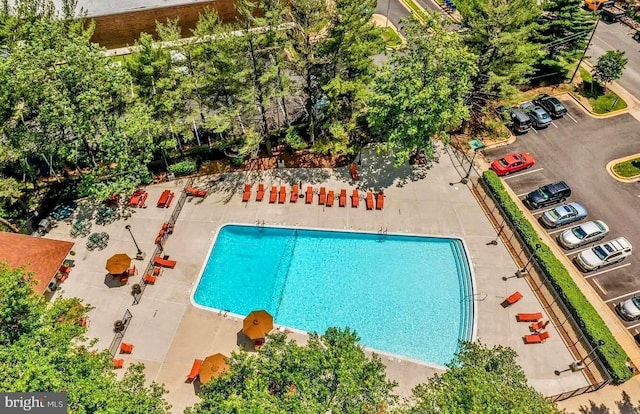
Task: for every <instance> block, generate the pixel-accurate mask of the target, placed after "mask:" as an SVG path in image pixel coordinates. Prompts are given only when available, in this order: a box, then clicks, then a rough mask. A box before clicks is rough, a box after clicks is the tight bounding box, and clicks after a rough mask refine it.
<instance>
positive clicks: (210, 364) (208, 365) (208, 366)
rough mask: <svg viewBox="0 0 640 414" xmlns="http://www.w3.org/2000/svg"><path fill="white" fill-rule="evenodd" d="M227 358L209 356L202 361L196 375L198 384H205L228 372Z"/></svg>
mask: <svg viewBox="0 0 640 414" xmlns="http://www.w3.org/2000/svg"><path fill="white" fill-rule="evenodd" d="M228 361H229V358H228V357H226V356H224V355H222V354H213V355H209V356H208V357H206V358H205V359H204V361H202V365H200V370H198V375H199V376H200V382H201V383H202V384H206V383H207V382H209V381H211V378H218V377H219V376H220V375H222V373H223V372H225V371H228V370H229V362H228Z"/></svg>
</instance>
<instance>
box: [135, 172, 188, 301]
mask: <svg viewBox="0 0 640 414" xmlns="http://www.w3.org/2000/svg"><path fill="white" fill-rule="evenodd" d="M192 185H193V178H189V179H188V180H187V182H186V184H185V186H184V188H183V190H182V192H181V194H180V197H179V198H178V201H177V203H176V206H175V207H174V209H173V213H172V214H171V217H169V221H168V222H167V224H168V226H169V227H171V228H172V227H173V226H174V225H175V223H176V221H177V220H178V217H179V216H180V212H182V207H184V203H185V202H186V200H187V192H186V191H185V189H186V188H187V187H191V186H192ZM168 236H169V232H166V233H165V234H164V235H163V236H161V240H160V242H159V243H157V244H156V248H155V250H154V251H153V254H151V256H150V257H149V262H148V263H147V266H146V267H145V269H144V272H142V276H141V277H140V282H138V283H136V284H135V285H133V291H132V293H133V305H137V304H138V303H140V299H141V298H142V295H143V294H144V291H145V289H146V288H147V285H148V283H146V281H145V276H146V275H152V274H153V268H154V264H153V259H154V257H156V256H160V255H161V253H162V252H163V251H164V242H165V240H166V238H167V237H168Z"/></svg>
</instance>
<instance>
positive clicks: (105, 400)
mask: <svg viewBox="0 0 640 414" xmlns="http://www.w3.org/2000/svg"><path fill="white" fill-rule="evenodd" d="M31 284H32V283H31V282H30V278H29V275H28V274H26V273H25V272H24V270H23V269H10V268H9V267H8V266H7V264H6V263H1V262H0V345H1V346H0V389H2V390H3V391H8V392H10V391H14V392H49V391H51V392H60V391H66V392H67V401H68V406H69V408H70V412H74V413H93V412H104V413H132V414H133V413H141V412H144V413H169V412H170V408H171V407H170V405H168V404H167V403H166V402H165V401H164V399H163V395H164V394H165V393H166V390H165V389H164V387H163V386H161V385H158V384H156V383H152V384H151V385H150V386H146V385H145V378H144V373H143V366H142V365H141V364H137V365H132V366H131V367H130V368H128V370H127V372H126V373H125V375H124V377H123V379H121V380H118V379H116V376H115V374H114V373H113V370H112V363H111V355H109V353H108V352H107V351H102V352H98V353H96V352H93V351H91V350H90V347H91V345H92V343H91V342H88V341H87V339H86V338H85V337H84V333H85V329H86V328H85V327H83V326H82V324H81V323H79V321H80V319H81V318H82V317H83V316H84V315H85V314H86V312H87V311H88V310H89V307H87V306H83V305H82V303H81V302H80V301H79V300H78V299H69V298H59V299H56V300H55V302H53V303H47V302H46V301H45V300H44V297H43V296H41V295H35V293H33V290H32V288H31Z"/></svg>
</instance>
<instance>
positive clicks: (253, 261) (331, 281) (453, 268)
mask: <svg viewBox="0 0 640 414" xmlns="http://www.w3.org/2000/svg"><path fill="white" fill-rule="evenodd" d="M193 301H194V303H195V304H197V305H200V306H203V307H205V308H211V309H215V310H224V311H228V312H232V313H235V314H238V315H242V316H244V315H247V314H249V313H250V312H251V311H252V310H255V309H265V310H267V311H268V312H270V313H271V314H272V315H273V316H274V321H275V323H276V324H279V325H283V326H288V327H291V328H294V329H300V330H303V331H307V332H318V333H321V334H322V333H324V332H325V330H326V329H327V328H328V327H331V326H338V327H346V326H348V327H350V328H352V329H354V330H356V331H357V333H358V335H359V336H360V338H361V344H362V345H364V346H367V347H370V348H374V349H375V350H378V351H381V352H385V353H391V354H397V355H400V356H405V357H408V358H411V359H415V360H419V361H423V362H427V363H432V364H437V365H444V364H446V363H447V362H449V361H450V360H451V359H452V358H453V356H454V354H455V352H456V350H457V349H458V340H459V339H464V340H471V339H472V334H473V325H474V323H473V320H474V318H473V311H474V310H473V288H472V278H471V271H470V267H469V262H468V260H467V256H466V253H465V247H464V244H463V242H462V240H460V239H450V238H439V237H419V236H406V235H386V234H371V233H356V232H344V231H325V230H311V229H293V228H281V227H259V226H247V225H225V226H223V227H221V228H220V230H219V232H218V235H217V237H216V240H215V242H214V245H213V246H212V250H211V252H210V255H209V259H208V261H207V263H206V265H205V266H204V269H203V272H202V274H201V276H200V281H199V283H198V286H197V289H196V290H195V292H194V293H193Z"/></svg>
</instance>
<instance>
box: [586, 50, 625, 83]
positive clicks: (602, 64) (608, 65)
mask: <svg viewBox="0 0 640 414" xmlns="http://www.w3.org/2000/svg"><path fill="white" fill-rule="evenodd" d="M627 63H629V59H627V58H626V57H625V56H624V51H621V50H609V51H607V52H606V53H605V54H604V55H602V56H600V57H599V58H598V62H597V63H596V65H595V66H594V67H593V77H594V78H595V79H597V80H598V81H599V82H600V83H602V85H603V86H604V88H605V90H606V88H607V84H608V83H610V82H613V81H616V80H618V79H620V78H621V77H622V72H624V68H625V67H626V66H627Z"/></svg>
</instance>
